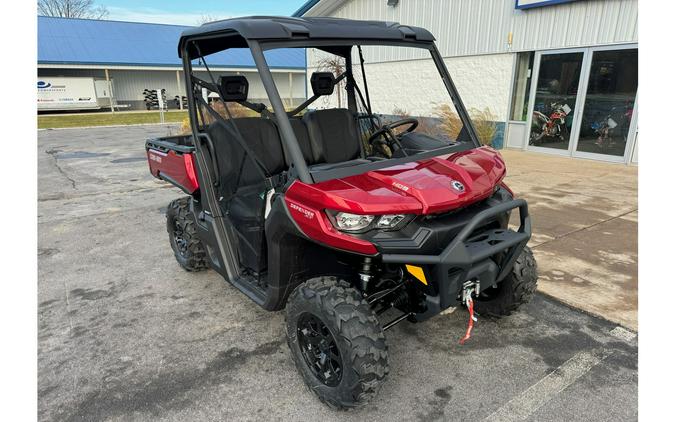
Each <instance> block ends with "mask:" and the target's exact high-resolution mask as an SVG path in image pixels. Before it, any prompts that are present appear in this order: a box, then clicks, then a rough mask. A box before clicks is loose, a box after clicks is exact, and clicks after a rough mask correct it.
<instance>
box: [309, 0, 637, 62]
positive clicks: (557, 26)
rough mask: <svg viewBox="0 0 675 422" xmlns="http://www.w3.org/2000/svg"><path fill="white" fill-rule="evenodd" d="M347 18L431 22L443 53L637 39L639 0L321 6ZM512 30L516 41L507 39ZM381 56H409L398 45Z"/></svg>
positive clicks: (339, 1) (353, 1) (338, 0)
mask: <svg viewBox="0 0 675 422" xmlns="http://www.w3.org/2000/svg"><path fill="white" fill-rule="evenodd" d="M326 10H328V11H331V10H332V11H331V12H330V13H328V15H329V16H336V17H342V18H348V19H364V20H380V21H396V22H400V23H402V24H409V25H416V26H421V27H424V28H427V29H428V30H430V31H431V33H432V34H434V35H435V36H436V38H437V42H436V43H437V45H438V48H439V50H440V51H441V54H442V55H443V56H444V57H453V56H464V55H480V54H492V53H508V52H516V51H531V50H543V49H555V48H567V47H580V46H591V45H605V44H618V43H635V42H637V41H638V35H637V16H638V1H637V0H584V1H581V0H580V1H575V2H571V3H565V4H558V5H552V6H547V7H538V8H533V9H528V10H517V9H516V8H515V2H514V1H513V0H400V2H399V4H398V6H396V7H390V6H387V3H386V1H384V0H349V1H344V0H322V1H321V2H319V4H317V5H316V6H315V7H314V8H313V9H312V10H310V11H309V12H308V13H306V16H316V13H318V12H317V11H319V12H320V11H326ZM509 32H513V44H512V46H511V48H509V46H508V45H507V37H508V33H509ZM379 54H380V55H379V57H378V61H391V60H404V59H409V58H411V57H402V54H401V53H400V52H397V50H393V49H388V50H384V51H382V52H380V53H379Z"/></svg>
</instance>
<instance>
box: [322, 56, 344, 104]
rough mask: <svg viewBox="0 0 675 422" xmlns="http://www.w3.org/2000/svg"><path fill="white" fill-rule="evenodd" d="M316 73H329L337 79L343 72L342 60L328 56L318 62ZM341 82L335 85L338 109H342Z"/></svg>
mask: <svg viewBox="0 0 675 422" xmlns="http://www.w3.org/2000/svg"><path fill="white" fill-rule="evenodd" d="M316 67H317V70H318V71H323V72H331V73H333V75H335V77H336V78H337V77H338V76H340V75H342V73H343V72H344V71H345V64H344V60H343V59H342V58H341V57H338V56H333V55H331V56H328V57H324V58H322V59H320V60H319V62H318V63H317V65H316ZM343 82H344V81H340V82H339V83H338V84H337V85H336V88H337V89H336V90H335V92H336V93H337V102H338V108H342V92H341V91H342V87H343Z"/></svg>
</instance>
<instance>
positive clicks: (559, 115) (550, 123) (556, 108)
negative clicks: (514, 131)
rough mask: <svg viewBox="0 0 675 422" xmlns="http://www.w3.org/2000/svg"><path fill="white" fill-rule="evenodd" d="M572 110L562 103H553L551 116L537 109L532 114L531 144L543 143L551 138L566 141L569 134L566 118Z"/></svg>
mask: <svg viewBox="0 0 675 422" xmlns="http://www.w3.org/2000/svg"><path fill="white" fill-rule="evenodd" d="M571 112H572V109H571V108H570V106H569V105H567V104H561V103H551V114H550V116H547V115H546V114H544V113H542V112H540V111H536V110H535V111H534V113H533V115H532V130H531V131H530V145H541V144H543V143H544V141H545V140H551V139H557V140H560V141H563V142H564V141H565V140H566V138H565V136H566V135H567V134H568V130H567V125H565V119H566V118H567V116H568V115H569V114H570V113H571Z"/></svg>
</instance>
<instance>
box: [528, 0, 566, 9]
mask: <svg viewBox="0 0 675 422" xmlns="http://www.w3.org/2000/svg"><path fill="white" fill-rule="evenodd" d="M573 1H576V0H516V9H531V8H533V7H542V6H551V5H554V4H560V3H571V2H573Z"/></svg>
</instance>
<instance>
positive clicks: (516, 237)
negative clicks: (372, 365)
mask: <svg viewBox="0 0 675 422" xmlns="http://www.w3.org/2000/svg"><path fill="white" fill-rule="evenodd" d="M516 208H518V210H519V214H520V227H519V228H518V230H517V231H513V230H510V229H507V228H500V229H489V230H486V231H483V232H481V233H480V234H475V231H476V229H477V228H479V227H481V226H482V225H484V224H485V223H486V222H487V221H488V220H490V219H491V218H493V217H495V216H498V215H500V214H503V213H507V212H510V211H512V210H514V209H516ZM531 235H532V225H531V223H530V216H529V213H528V210H527V202H525V200H523V199H515V200H512V201H508V202H504V203H501V204H499V205H496V206H494V207H491V208H489V209H486V210H484V211H481V212H479V213H478V214H476V215H475V216H474V217H473V218H472V219H471V220H470V221H469V223H467V225H466V226H465V227H464V228H463V229H462V230H461V231H460V232H459V233H458V234H457V236H455V238H454V239H453V240H452V242H450V244H449V245H448V246H447V247H446V248H445V249H444V250H443V252H441V253H440V254H438V255H410V254H383V255H382V262H385V263H391V264H412V265H419V266H422V267H423V268H424V272H425V274H427V275H431V277H430V283H429V284H431V285H432V286H430V287H432V288H433V289H434V290H435V291H436V293H437V294H436V295H430V294H427V296H426V305H427V310H426V311H425V312H423V313H418V314H415V315H414V318H415V319H416V320H418V321H421V320H424V319H427V318H429V317H431V316H433V315H436V314H437V313H439V312H441V311H442V310H443V309H446V308H448V307H450V306H457V305H459V298H458V297H459V296H460V294H461V289H462V285H463V284H464V282H466V281H468V280H479V281H480V285H481V288H487V287H490V286H493V285H495V284H496V283H498V282H500V281H501V280H503V279H504V277H506V275H507V274H508V272H509V271H511V268H512V267H513V263H514V262H515V260H516V259H517V258H518V256H519V255H520V253H521V251H522V250H523V247H524V246H525V245H526V244H527V242H528V240H529V239H530V236H531Z"/></svg>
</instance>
